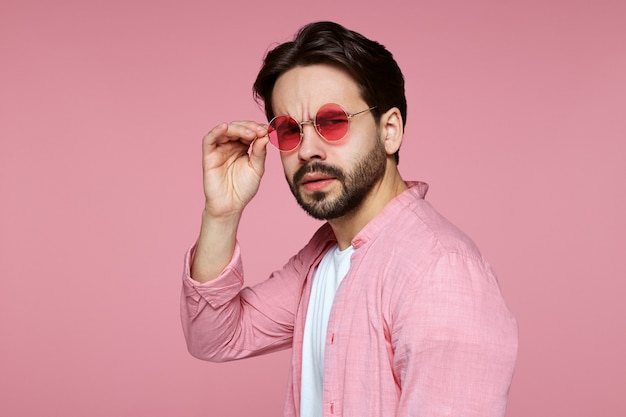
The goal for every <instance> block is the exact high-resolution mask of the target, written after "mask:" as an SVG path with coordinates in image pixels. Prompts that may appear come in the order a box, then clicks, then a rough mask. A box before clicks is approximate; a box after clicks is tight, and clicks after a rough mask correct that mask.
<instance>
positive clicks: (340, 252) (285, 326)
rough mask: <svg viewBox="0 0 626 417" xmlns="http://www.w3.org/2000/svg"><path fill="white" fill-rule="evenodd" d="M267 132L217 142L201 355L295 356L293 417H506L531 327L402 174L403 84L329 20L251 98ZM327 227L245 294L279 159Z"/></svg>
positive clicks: (187, 319) (195, 280) (243, 124)
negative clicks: (254, 224)
mask: <svg viewBox="0 0 626 417" xmlns="http://www.w3.org/2000/svg"><path fill="white" fill-rule="evenodd" d="M254 92H255V95H256V97H257V98H258V99H260V100H263V102H264V104H265V111H266V114H267V117H268V120H270V123H269V125H264V124H260V123H256V122H253V121H239V122H231V123H229V124H226V123H224V124H220V125H218V126H216V127H215V128H213V129H212V130H211V131H210V132H209V133H208V134H207V135H206V137H205V138H204V140H203V172H204V192H205V196H206V205H205V208H204V212H203V216H202V226H201V231H200V236H199V238H198V241H197V243H196V245H195V246H194V247H192V249H191V250H190V251H189V253H188V254H187V257H186V268H185V273H184V277H183V283H184V284H183V297H182V303H181V306H182V307H181V308H182V321H183V328H184V332H185V336H186V339H187V344H188V347H189V350H190V352H191V353H192V354H193V355H194V356H196V357H198V358H201V359H205V360H210V361H226V360H232V359H239V358H244V357H249V356H254V355H259V354H263V353H267V352H272V351H276V350H279V349H285V348H289V347H292V348H293V354H292V372H291V377H290V380H289V390H288V395H287V400H286V404H285V410H284V415H285V416H335V415H344V416H357V417H367V416H377V417H381V416H424V417H425V416H429V417H430V416H472V417H474V416H475V417H478V416H480V417H491V416H502V415H504V412H505V406H506V401H507V394H508V389H509V386H510V383H511V378H512V374H513V370H514V365H515V358H516V352H517V325H516V322H515V319H514V318H513V316H512V315H511V313H510V312H509V310H508V308H507V307H506V305H505V303H504V301H503V298H502V295H501V293H500V290H499V287H498V283H497V280H496V277H495V275H494V273H493V271H492V270H491V267H490V266H489V265H488V264H487V263H486V261H485V260H484V259H483V258H482V256H481V255H480V253H479V251H478V249H477V248H476V247H475V245H474V244H473V243H472V241H471V240H470V239H469V238H468V237H467V236H465V235H464V234H463V233H462V232H461V231H459V230H458V229H457V228H456V227H454V226H453V225H452V224H450V223H449V222H448V221H447V220H446V219H445V218H443V217H442V216H441V215H439V214H438V213H437V212H436V211H435V210H434V209H433V208H432V207H431V206H430V205H429V204H428V203H427V202H426V201H425V200H424V195H425V194H426V190H427V188H428V187H427V185H426V184H424V183H420V182H405V181H404V180H403V179H402V178H401V176H400V173H399V171H398V169H397V165H398V151H399V149H400V145H401V143H402V138H403V129H404V124H405V121H406V100H405V95H404V79H403V76H402V73H401V71H400V69H399V68H398V66H397V64H396V62H395V60H394V59H393V57H392V55H391V54H390V53H389V52H388V51H387V50H386V49H385V48H384V47H383V46H382V45H380V44H378V43H377V42H374V41H371V40H369V39H367V38H364V37H363V36H361V35H360V34H358V33H355V32H352V31H349V30H347V29H345V28H343V27H342V26H340V25H337V24H334V23H330V22H320V23H313V24H310V25H307V26H305V27H304V28H302V29H301V30H300V32H299V33H298V34H297V35H296V37H295V39H294V41H293V42H287V43H284V44H281V45H279V46H278V47H276V48H275V49H273V50H272V51H270V52H269V53H268V54H267V56H266V58H265V61H264V65H263V67H262V69H261V71H260V72H259V74H258V77H257V79H256V82H255V84H254ZM269 142H271V143H272V144H273V145H275V146H276V147H278V148H279V149H280V152H281V159H282V164H283V168H284V171H285V176H286V178H287V182H288V184H289V187H290V189H291V192H292V193H293V194H294V196H295V198H296V200H297V201H298V203H299V204H300V206H301V207H302V208H303V209H304V210H305V211H306V212H307V213H309V214H310V215H311V216H313V217H315V218H317V219H323V220H325V221H326V223H325V224H324V225H323V226H322V227H321V228H320V229H319V230H318V231H317V233H316V234H315V235H314V236H313V237H312V239H311V240H310V242H309V243H308V244H307V245H306V246H305V247H304V248H303V249H301V250H300V251H299V252H298V253H297V254H296V255H294V256H293V257H292V258H291V259H290V260H289V262H288V263H287V264H286V265H285V266H284V267H283V268H282V269H279V270H277V271H276V272H274V273H273V274H272V275H271V276H270V277H269V279H267V280H266V281H264V282H262V283H260V284H258V285H255V286H253V287H245V288H244V286H243V274H242V265H241V257H240V252H239V247H238V246H237V243H236V236H237V227H238V224H239V220H240V218H241V215H242V211H243V209H244V207H245V206H246V205H247V204H248V202H249V201H250V200H251V199H252V198H253V196H254V195H255V193H256V192H257V190H258V187H259V183H260V181H261V177H262V176H263V172H264V163H265V156H266V146H267V144H268V143H269Z"/></svg>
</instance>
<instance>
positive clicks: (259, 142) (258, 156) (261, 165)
mask: <svg viewBox="0 0 626 417" xmlns="http://www.w3.org/2000/svg"><path fill="white" fill-rule="evenodd" d="M269 140H270V138H269V136H267V135H266V136H263V137H260V138H257V139H255V141H254V142H253V143H252V149H251V151H250V164H251V165H252V168H254V170H255V171H256V172H258V173H259V175H263V173H264V172H265V158H266V157H267V144H268V143H269Z"/></svg>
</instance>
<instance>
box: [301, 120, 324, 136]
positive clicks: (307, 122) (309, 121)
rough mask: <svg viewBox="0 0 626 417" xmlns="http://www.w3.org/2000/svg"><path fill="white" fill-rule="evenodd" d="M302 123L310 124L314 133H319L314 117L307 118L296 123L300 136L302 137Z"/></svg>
mask: <svg viewBox="0 0 626 417" xmlns="http://www.w3.org/2000/svg"><path fill="white" fill-rule="evenodd" d="M304 125H312V126H313V129H315V132H316V133H319V130H318V128H317V123H316V121H315V119H309V120H305V121H302V122H299V123H298V126H299V127H300V138H304Z"/></svg>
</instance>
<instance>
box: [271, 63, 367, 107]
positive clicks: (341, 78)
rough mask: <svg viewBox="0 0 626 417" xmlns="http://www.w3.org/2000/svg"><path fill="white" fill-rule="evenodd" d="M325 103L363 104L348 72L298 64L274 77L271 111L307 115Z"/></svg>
mask: <svg viewBox="0 0 626 417" xmlns="http://www.w3.org/2000/svg"><path fill="white" fill-rule="evenodd" d="M326 103H337V104H340V105H342V106H344V107H345V108H348V109H349V108H351V107H352V106H359V105H361V106H362V104H363V103H364V100H363V99H362V97H361V95H360V93H359V86H358V84H357V83H356V81H354V79H353V78H352V76H350V74H349V73H348V72H347V71H346V70H344V69H342V68H340V67H337V66H334V65H329V64H315V65H307V66H298V67H295V68H292V69H290V70H288V71H286V72H285V73H284V74H282V75H281V76H280V77H278V79H277V80H276V84H275V85H274V90H273V91H272V109H273V111H274V114H300V113H302V114H304V115H306V114H310V113H311V112H315V111H317V109H319V108H320V107H321V106H322V105H324V104H326Z"/></svg>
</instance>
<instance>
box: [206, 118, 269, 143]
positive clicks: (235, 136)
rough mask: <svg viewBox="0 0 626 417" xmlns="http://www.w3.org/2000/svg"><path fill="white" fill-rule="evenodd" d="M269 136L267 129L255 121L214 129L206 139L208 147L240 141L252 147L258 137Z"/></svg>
mask: <svg viewBox="0 0 626 417" xmlns="http://www.w3.org/2000/svg"><path fill="white" fill-rule="evenodd" d="M265 134H267V128H266V127H265V126H264V125H261V124H259V123H257V122H253V121H234V122H230V123H222V124H219V125H217V126H216V127H214V128H213V129H212V130H211V131H210V132H209V133H208V134H207V135H206V136H205V138H204V140H205V142H207V145H208V146H214V145H220V144H224V143H228V142H234V141H239V142H242V143H244V144H246V145H250V143H252V141H254V140H255V139H256V138H257V137H260V136H263V135H265Z"/></svg>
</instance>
